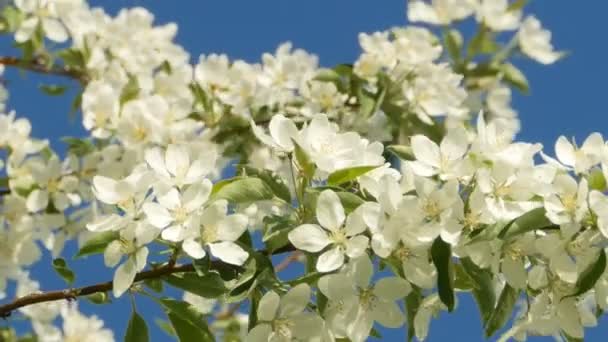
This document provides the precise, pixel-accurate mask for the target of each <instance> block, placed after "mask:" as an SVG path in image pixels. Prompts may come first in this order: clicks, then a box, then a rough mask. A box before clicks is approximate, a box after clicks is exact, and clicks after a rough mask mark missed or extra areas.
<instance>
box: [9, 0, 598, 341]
mask: <svg viewBox="0 0 608 342" xmlns="http://www.w3.org/2000/svg"><path fill="white" fill-rule="evenodd" d="M524 3H525V2H521V1H515V2H513V1H508V0H433V1H422V0H415V1H409V2H408V11H407V15H408V18H409V20H410V21H411V22H413V23H422V24H426V25H427V26H423V25H418V24H416V25H411V26H408V27H395V28H391V29H388V30H385V31H379V32H374V33H361V34H360V35H359V43H360V45H361V49H362V53H361V55H360V56H359V57H358V58H357V59H356V60H355V61H354V63H353V64H352V65H339V66H336V67H335V68H332V69H328V68H322V67H320V66H319V63H318V59H317V57H316V56H314V55H312V54H309V53H308V52H305V51H303V50H300V49H294V48H292V45H291V44H290V43H284V44H282V45H280V46H279V47H278V48H277V50H276V51H275V52H274V53H273V54H270V53H268V54H264V55H263V56H262V58H261V61H260V63H247V62H245V61H242V60H230V59H229V58H228V57H227V56H226V55H217V54H210V55H203V56H200V58H199V59H198V61H197V62H196V63H194V64H191V62H190V58H191V57H190V55H189V54H188V53H187V52H186V51H185V50H184V49H183V48H182V47H181V46H179V45H178V44H176V43H175V42H174V41H173V39H174V37H175V35H176V32H177V26H176V25H175V24H166V25H155V24H154V17H153V15H152V14H151V13H149V12H148V11H147V10H145V9H143V8H133V9H125V10H122V11H120V12H119V13H118V14H117V15H116V16H114V17H113V16H110V15H109V14H107V13H105V12H104V10H103V9H101V8H91V7H89V5H88V4H87V3H86V2H84V1H81V0H15V1H14V6H7V7H6V8H5V9H4V11H3V14H2V17H1V18H2V21H0V30H1V31H2V32H3V33H9V34H11V35H12V36H13V37H14V40H15V41H16V42H17V43H18V44H17V46H18V47H19V48H20V49H21V50H22V54H23V61H22V63H21V64H19V65H20V66H21V67H25V68H27V66H28V65H32V66H35V68H34V69H35V70H37V71H40V70H43V71H48V72H51V71H55V70H60V71H61V73H60V74H62V75H66V74H68V75H69V76H70V77H73V78H75V79H76V81H78V82H79V84H80V85H82V90H81V93H80V95H79V97H78V99H77V101H76V102H75V103H76V104H77V105H78V109H79V110H80V112H81V113H82V125H83V127H84V128H85V129H86V131H87V132H88V133H89V136H88V137H85V138H66V139H64V140H65V142H66V144H67V147H68V148H67V153H66V156H65V157H62V156H61V154H59V153H56V152H54V151H53V150H52V148H51V145H52V144H51V142H49V141H48V140H39V139H35V138H32V137H30V133H31V126H30V123H29V121H28V120H27V119H24V118H17V117H16V114H15V113H14V112H10V113H5V114H0V148H2V149H3V150H4V151H6V153H5V154H3V160H2V167H3V169H4V170H5V175H6V176H5V177H4V178H3V179H1V180H0V183H1V184H0V186H1V187H2V188H3V189H2V199H1V205H0V294H2V296H1V297H5V296H6V294H5V290H6V289H7V288H9V289H10V286H7V284H12V283H15V284H16V290H15V291H13V292H15V296H16V297H19V296H23V295H27V294H30V293H40V291H39V287H40V285H39V284H38V283H37V282H36V281H34V280H32V279H30V276H31V272H28V270H29V268H30V267H31V266H32V265H33V264H34V263H36V262H41V261H40V260H41V259H42V255H43V251H42V250H41V247H44V248H46V249H48V250H49V251H50V252H51V255H52V257H53V258H54V259H55V261H54V262H53V265H54V267H55V269H56V270H57V271H58V272H59V273H60V274H61V275H62V276H64V278H67V279H68V282H70V283H71V281H73V274H72V272H71V271H70V270H69V269H68V268H67V265H66V261H65V260H63V259H60V258H59V257H60V256H61V255H62V253H63V249H64V245H65V244H66V242H68V241H70V240H77V241H78V244H79V247H80V251H79V253H78V255H77V257H85V256H87V257H89V256H92V255H94V254H103V260H104V263H105V265H106V266H107V267H108V268H111V269H113V274H114V276H113V280H112V293H113V295H114V297H121V296H123V294H125V293H129V294H131V295H136V294H139V293H142V294H145V295H147V296H151V297H153V298H155V299H156V301H157V302H158V303H159V304H160V305H161V306H162V307H163V309H164V310H165V311H166V313H167V317H168V322H166V323H167V324H171V326H172V328H171V329H166V330H168V331H169V333H171V334H175V335H176V336H177V337H178V338H180V339H183V336H185V335H182V334H183V332H182V331H180V329H185V328H184V327H186V328H187V329H186V330H188V333H192V332H193V331H194V332H195V333H196V334H199V335H196V336H198V338H199V339H202V340H204V338H207V339H209V338H210V337H209V336H210V335H209V334H212V333H213V334H215V336H225V337H226V338H228V337H230V338H234V339H237V340H247V341H271V340H272V341H292V340H306V341H335V340H340V339H344V338H347V339H349V340H351V341H355V342H358V341H365V340H366V339H367V338H368V337H369V336H371V335H375V334H378V331H377V330H376V323H377V324H379V325H381V326H383V327H386V328H399V327H403V326H407V329H408V335H409V336H410V338H412V337H414V336H415V337H416V338H418V339H419V340H424V339H425V338H427V336H428V335H429V325H430V322H431V319H432V317H433V316H435V315H436V314H437V313H438V312H439V311H441V310H447V311H453V310H454V308H455V306H456V305H457V299H458V297H457V293H459V292H471V293H472V294H473V296H474V297H475V298H476V300H477V301H478V303H479V308H480V311H481V317H482V320H483V326H484V328H485V330H486V335H487V336H492V335H493V334H494V333H495V332H496V331H497V330H499V329H500V328H502V327H503V326H504V325H505V324H506V323H507V322H508V321H509V319H510V318H511V317H513V320H512V327H511V328H510V329H509V330H508V331H507V332H506V333H505V335H503V339H508V338H511V337H513V338H516V339H525V338H526V337H527V336H533V335H543V336H564V337H565V338H575V339H581V338H583V336H584V328H586V327H592V326H595V325H597V322H598V318H599V316H600V315H601V314H602V313H603V311H605V310H607V309H608V275H607V274H606V272H605V268H606V262H607V261H606V258H607V257H606V252H605V247H606V245H608V196H607V190H608V187H607V180H608V144H607V142H606V141H605V140H604V138H603V137H602V135H601V134H599V133H594V134H592V135H590V136H589V137H588V138H587V139H586V140H585V141H584V142H583V144H582V145H581V146H578V145H577V144H576V142H574V141H573V140H569V139H567V138H565V137H560V138H559V139H558V140H557V142H556V144H555V148H554V152H555V153H551V152H546V153H545V152H544V151H543V146H542V145H541V144H538V143H526V142H519V141H517V140H515V135H516V133H517V132H518V130H519V120H518V113H517V112H516V111H515V110H514V109H513V108H511V104H510V102H511V93H512V91H513V90H514V89H518V90H521V91H526V90H527V88H528V84H527V81H526V79H525V76H524V75H523V73H522V72H521V71H520V70H519V69H517V67H516V66H515V65H513V64H512V63H511V61H510V59H511V57H512V56H514V55H516V54H522V55H524V56H527V57H528V58H530V59H532V60H535V61H537V62H539V63H541V64H551V63H554V62H556V61H557V60H559V59H560V58H561V57H562V55H563V53H561V52H559V51H556V50H555V49H554V48H553V46H552V44H551V35H550V33H549V32H548V31H547V30H545V29H544V28H543V27H542V25H541V23H540V22H539V20H538V19H536V18H535V17H534V16H532V15H524V8H523V7H524ZM469 19H470V20H472V21H474V22H475V23H476V25H478V31H477V33H476V35H475V36H474V37H472V38H471V39H470V40H468V41H465V38H464V37H463V34H462V33H461V32H460V31H459V29H458V25H459V23H460V22H463V21H466V20H469ZM433 25H435V26H442V27H443V28H444V30H443V32H442V33H441V34H439V33H437V30H435V28H436V27H434V26H433ZM505 35H510V36H511V38H510V39H509V40H508V41H507V42H504V41H502V38H503V37H505ZM49 42H53V43H55V44H58V45H54V44H48V43H49ZM57 46H59V47H57ZM42 66H44V68H43V69H41V68H42ZM57 68H58V69H57ZM2 71H3V70H2V69H0V72H2ZM5 93H6V92H5V91H4V88H3V87H2V86H1V85H0V111H1V112H5V106H4V102H5V100H6V94H5ZM551 155H554V157H552V156H551ZM227 170H229V171H227ZM228 172H236V176H234V177H226V174H227V173H228ZM261 246H264V247H261ZM158 250H161V252H160V254H159V255H164V254H168V255H170V257H169V259H168V260H166V261H163V262H158V261H157V260H158V258H156V257H157V256H158V255H156V254H157V253H158V252H157V251H158ZM285 251H288V252H291V253H295V254H293V255H295V256H298V255H300V256H303V258H301V259H298V260H299V261H302V262H304V263H305V264H306V267H305V268H306V272H305V273H304V274H301V276H299V277H296V278H293V277H291V278H292V279H289V280H282V278H283V277H282V276H280V275H279V273H280V272H279V271H280V270H279V266H278V265H273V263H272V260H271V259H270V256H272V255H273V254H279V253H283V252H285ZM152 256H154V258H152ZM299 261H298V262H299ZM178 262H179V263H178ZM182 262H184V263H182ZM186 263H189V265H191V266H192V267H191V269H189V270H188V272H185V271H184V272H179V273H178V272H177V271H176V272H175V274H173V273H171V272H173V271H175V270H176V269H179V267H182V266H183V265H186ZM176 265H177V266H176ZM218 265H222V266H218ZM275 268H276V270H275ZM148 269H152V270H156V271H158V270H159V269H161V270H166V271H167V273H165V274H163V275H162V276H163V277H162V278H160V277H159V278H158V279H156V280H157V281H158V283H153V282H152V281H151V280H150V279H146V281H142V280H141V279H142V278H141V277H140V278H138V274H139V275H141V274H142V272H144V271H146V270H148ZM227 270H231V271H227ZM387 273H389V274H388V275H387ZM66 275H67V276H66ZM165 283H166V284H168V285H170V286H173V287H177V288H179V289H181V290H183V291H184V295H183V301H181V300H177V299H168V298H165V297H163V296H164V295H165V294H166V293H164V292H163V289H162V286H163V284H165ZM159 284H160V285H159ZM151 290H154V292H155V293H152V292H150V291H151ZM6 292H8V293H10V292H11V291H6ZM101 293H102V292H100V294H101ZM68 295H70V296H71V295H72V292H69V291H68ZM74 296H78V294H74ZM66 298H68V299H70V298H71V297H69V296H68V297H66ZM247 299H248V300H249V310H250V311H251V314H250V315H248V316H247V315H244V314H242V313H239V312H238V307H233V306H231V304H232V303H240V302H243V301H245V300H247ZM95 300H96V299H95ZM101 302H104V303H106V302H107V298H106V299H104V300H101ZM218 302H219V304H218ZM401 302H404V304H403V305H404V306H405V307H406V308H407V310H406V311H407V315H406V314H405V313H404V312H403V311H402V306H403V305H401V304H400V303H401ZM517 306H519V308H520V309H519V310H516V307H517ZM133 307H134V309H135V306H133ZM20 312H21V313H22V314H23V315H24V316H26V317H27V318H28V319H29V320H31V322H32V327H33V331H34V333H35V334H36V335H37V336H38V339H39V340H41V341H60V340H76V339H78V340H81V339H82V340H86V339H88V340H91V341H93V340H94V341H112V340H114V337H113V334H112V333H111V332H110V331H109V330H107V329H106V328H104V327H103V323H102V322H101V321H100V320H99V319H98V318H97V317H86V316H84V315H83V314H81V313H80V312H79V311H78V309H77V307H76V306H75V305H73V304H72V303H64V302H49V303H38V304H35V305H31V306H26V307H23V308H21V309H20ZM226 312H227V313H228V314H225V313H226ZM512 312H513V314H512ZM216 313H217V314H216ZM223 313H224V314H223ZM226 315H227V316H228V318H226V317H224V316H226ZM58 317H61V318H62V320H63V327H62V329H60V328H58V327H57V326H55V325H54V323H56V321H57V318H58ZM138 317H139V316H138V315H137V314H136V313H135V312H134V314H133V318H132V320H131V322H130V323H129V328H128V333H129V332H131V333H133V331H135V330H136V329H141V326H140V323H137V322H138V319H140V318H138ZM208 322H210V323H209V324H207V323H208ZM145 335H146V336H147V330H146V334H145ZM142 336H143V335H142ZM201 336H203V337H201ZM42 337H45V338H46V339H42Z"/></svg>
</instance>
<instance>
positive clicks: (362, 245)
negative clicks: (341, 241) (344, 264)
mask: <svg viewBox="0 0 608 342" xmlns="http://www.w3.org/2000/svg"><path fill="white" fill-rule="evenodd" d="M368 245H369V239H368V238H367V236H363V235H357V236H355V237H353V238H350V239H348V241H347V242H346V255H348V257H349V258H358V257H360V256H362V255H363V253H365V250H366V249H367V246H368Z"/></svg>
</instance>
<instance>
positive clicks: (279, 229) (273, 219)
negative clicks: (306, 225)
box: [262, 216, 295, 252]
mask: <svg viewBox="0 0 608 342" xmlns="http://www.w3.org/2000/svg"><path fill="white" fill-rule="evenodd" d="M294 226H295V222H294V221H293V220H292V219H290V218H286V217H282V216H267V217H265V218H264V236H263V237H262V241H263V242H264V244H265V245H266V249H267V250H269V251H270V252H272V251H275V250H276V249H278V248H281V247H283V246H286V245H287V244H288V243H289V239H288V238H287V235H288V234H289V232H290V231H291V228H293V227H294Z"/></svg>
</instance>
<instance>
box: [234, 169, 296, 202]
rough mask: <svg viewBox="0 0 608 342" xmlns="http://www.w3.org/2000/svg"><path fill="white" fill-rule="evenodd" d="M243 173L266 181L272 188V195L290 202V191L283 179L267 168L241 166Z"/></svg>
mask: <svg viewBox="0 0 608 342" xmlns="http://www.w3.org/2000/svg"><path fill="white" fill-rule="evenodd" d="M242 169H243V173H245V175H246V176H254V177H257V178H259V179H261V180H262V181H264V182H265V183H266V185H268V186H269V187H270V189H272V192H273V193H274V195H275V196H276V197H278V198H280V199H282V200H283V201H285V202H286V203H291V193H290V192H289V187H287V184H285V181H284V180H283V179H282V178H281V177H280V176H278V175H277V174H275V173H273V172H271V171H269V170H259V169H256V168H253V167H250V166H243V168H242Z"/></svg>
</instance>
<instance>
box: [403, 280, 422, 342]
mask: <svg viewBox="0 0 608 342" xmlns="http://www.w3.org/2000/svg"><path fill="white" fill-rule="evenodd" d="M422 299H423V297H422V291H420V288H418V287H414V288H413V289H412V292H410V293H409V294H408V295H407V297H405V311H406V313H407V340H408V342H409V341H412V340H413V339H414V336H416V326H415V324H414V318H415V317H416V313H418V309H419V308H420V305H421V304H422Z"/></svg>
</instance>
